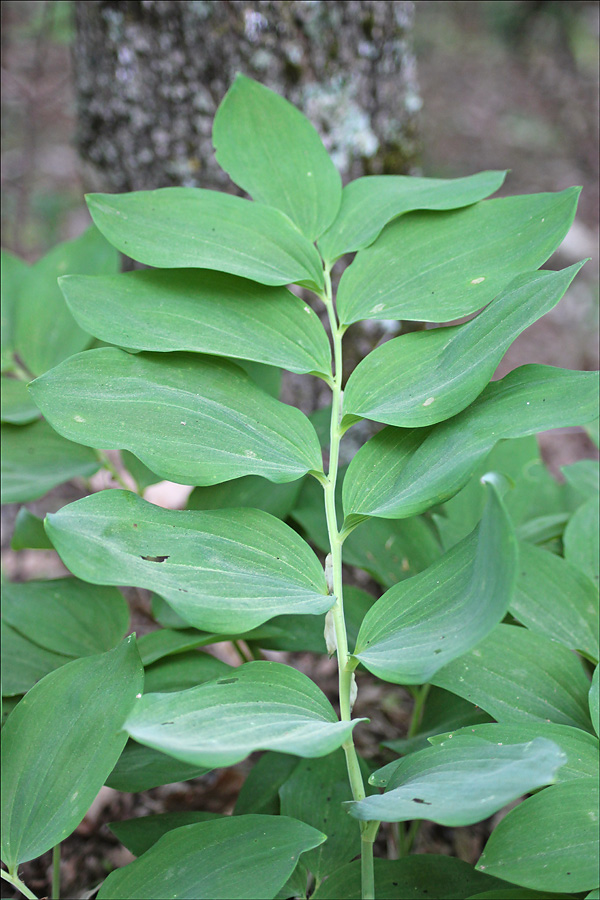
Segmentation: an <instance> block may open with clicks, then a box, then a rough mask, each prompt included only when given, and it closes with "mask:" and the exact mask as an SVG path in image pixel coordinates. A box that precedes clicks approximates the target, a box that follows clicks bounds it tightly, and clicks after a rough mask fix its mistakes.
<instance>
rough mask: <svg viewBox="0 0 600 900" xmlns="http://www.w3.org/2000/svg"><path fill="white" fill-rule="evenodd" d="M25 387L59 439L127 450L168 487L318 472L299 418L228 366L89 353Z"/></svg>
mask: <svg viewBox="0 0 600 900" xmlns="http://www.w3.org/2000/svg"><path fill="white" fill-rule="evenodd" d="M134 386H135V387H134ZM30 390H31V391H32V394H33V398H34V400H35V401H36V403H37V404H38V405H39V406H40V408H41V409H42V412H44V414H45V415H46V416H47V418H48V419H49V421H50V423H51V424H52V425H53V427H54V428H56V430H57V431H59V432H60V434H62V435H64V437H67V438H69V439H70V440H74V441H77V442H78V443H80V444H87V445H88V446H95V447H103V448H110V447H118V448H119V449H126V450H131V452H132V453H134V454H135V455H136V456H138V457H139V458H140V459H141V461H142V462H143V463H145V464H146V465H147V466H148V467H149V468H150V469H152V471H153V472H156V473H157V474H159V475H160V476H161V477H162V478H166V479H168V480H169V481H177V482H179V483H181V484H197V485H205V484H216V483H218V482H219V481H228V480H229V479H230V478H237V477H239V476H240V475H263V476H265V477H266V478H269V479H270V480H271V481H276V482H283V481H294V480H295V479H296V478H300V477H301V476H302V475H304V474H306V472H309V471H311V470H315V471H322V461H321V448H320V447H319V443H318V440H317V435H316V434H315V430H314V428H313V427H312V425H311V424H310V422H309V421H308V419H307V418H306V416H305V415H304V414H303V413H302V412H300V410H298V409H295V408H293V407H291V406H287V405H286V404H284V403H280V402H279V401H277V400H274V399H273V398H271V397H269V396H268V395H267V394H266V393H265V392H264V391H261V390H260V389H259V388H257V387H256V386H255V385H254V384H253V383H252V381H251V380H250V379H249V378H248V376H247V375H246V374H245V373H244V372H243V371H242V370H241V369H240V368H239V367H238V366H235V365H233V364H232V363H229V362H227V361H226V360H219V361H216V360H214V359H212V358H210V357H205V356H193V355H186V354H181V355H179V354H178V355H177V356H174V355H169V357H165V356H164V355H163V354H148V355H147V354H143V355H142V354H140V355H138V356H132V355H131V354H129V353H124V352H123V351H122V350H116V349H112V348H107V349H100V350H90V351H88V352H87V353H82V354H79V355H78V356H74V357H71V359H69V360H67V361H66V362H64V363H62V364H61V365H60V366H57V367H56V368H55V369H53V370H52V371H51V372H48V373H47V374H46V375H43V376H42V377H41V378H38V379H37V380H36V381H35V382H33V384H32V385H31V387H30Z"/></svg>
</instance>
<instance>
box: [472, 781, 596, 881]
mask: <svg viewBox="0 0 600 900" xmlns="http://www.w3.org/2000/svg"><path fill="white" fill-rule="evenodd" d="M598 805H599V798H598V782H597V779H596V778H590V779H586V781H585V782H584V781H571V782H568V783H567V784H557V785H554V786H553V787H551V788H549V789H548V790H546V791H542V792H541V793H540V794H536V795H535V796H534V797H529V798H528V799H527V800H526V801H525V802H524V803H521V804H520V805H519V806H517V808H516V809H513V810H511V812H510V813H509V814H508V815H507V816H506V818H504V819H502V821H501V822H500V824H499V825H498V826H497V828H495V829H494V831H493V832H492V835H491V837H490V839H489V841H488V842H487V844H486V847H485V850H484V851H483V853H482V855H481V857H480V859H479V862H478V863H477V868H478V870H479V871H485V872H488V873H489V874H491V875H502V877H503V878H506V879H509V880H510V881H512V882H514V883H516V884H521V885H523V886H524V887H530V888H537V889H538V890H540V891H544V890H547V891H570V892H578V891H586V890H589V889H590V888H593V887H595V886H596V885H597V884H598V880H599V879H598V868H599V862H600V861H599V859H598Z"/></svg>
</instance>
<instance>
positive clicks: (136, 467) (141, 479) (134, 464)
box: [121, 450, 163, 494]
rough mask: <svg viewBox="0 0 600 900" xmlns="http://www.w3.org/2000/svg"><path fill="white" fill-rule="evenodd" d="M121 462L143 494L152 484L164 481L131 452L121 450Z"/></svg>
mask: <svg viewBox="0 0 600 900" xmlns="http://www.w3.org/2000/svg"><path fill="white" fill-rule="evenodd" d="M121 462H122V464H123V465H124V466H125V468H126V469H127V471H128V472H129V474H130V475H131V477H132V478H133V480H134V481H135V483H136V485H137V489H138V491H139V492H140V493H142V494H143V492H144V491H145V490H146V488H147V487H150V485H151V484H157V483H158V482H159V481H162V480H163V479H162V478H161V477H160V475H157V474H156V472H153V471H152V470H151V469H149V468H148V466H145V465H144V463H143V462H142V461H141V460H140V459H138V458H137V456H135V455H134V454H133V453H130V452H129V450H121Z"/></svg>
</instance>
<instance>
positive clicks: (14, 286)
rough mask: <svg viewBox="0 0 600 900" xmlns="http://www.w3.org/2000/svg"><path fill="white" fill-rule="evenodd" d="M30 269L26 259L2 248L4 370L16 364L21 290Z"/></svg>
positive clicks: (0, 338)
mask: <svg viewBox="0 0 600 900" xmlns="http://www.w3.org/2000/svg"><path fill="white" fill-rule="evenodd" d="M29 271H30V269H29V266H28V265H27V263H26V262H25V261H24V260H22V259H19V257H18V256H15V255H14V254H12V253H9V252H8V250H5V249H4V248H2V251H1V256H0V272H1V291H2V302H1V303H0V309H1V312H2V315H1V319H0V321H1V325H2V327H1V328H0V350H1V358H0V363H1V370H2V371H3V372H6V371H10V370H11V369H12V368H13V366H14V360H13V353H14V350H15V329H16V324H17V322H16V319H17V310H18V308H19V304H20V301H21V291H22V290H23V285H24V283H25V280H26V278H27V276H28V274H29Z"/></svg>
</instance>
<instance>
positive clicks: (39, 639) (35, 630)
mask: <svg viewBox="0 0 600 900" xmlns="http://www.w3.org/2000/svg"><path fill="white" fill-rule="evenodd" d="M2 600H3V604H2V618H3V619H4V620H5V621H6V622H8V624H9V625H10V626H11V627H12V628H14V629H16V630H17V631H18V632H20V634H21V635H23V636H24V637H26V638H28V639H29V640H30V641H33V642H34V643H35V644H38V646H40V647H44V648H45V649H46V650H51V651H52V652H54V653H62V654H64V655H65V656H74V657H78V656H92V655H94V654H96V653H102V652H104V651H106V650H111V649H112V648H113V647H114V646H115V645H116V644H118V643H119V642H120V641H121V639H122V638H123V636H124V635H125V632H126V631H127V628H128V626H129V609H128V607H127V602H126V601H125V598H124V597H123V595H122V594H121V592H120V591H118V590H117V589H116V588H110V587H97V586H96V585H91V584H86V583H85V582H83V581H79V580H78V579H77V578H57V579H55V580H53V581H27V582H24V583H13V584H10V583H7V584H5V585H4V590H3V598H2Z"/></svg>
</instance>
